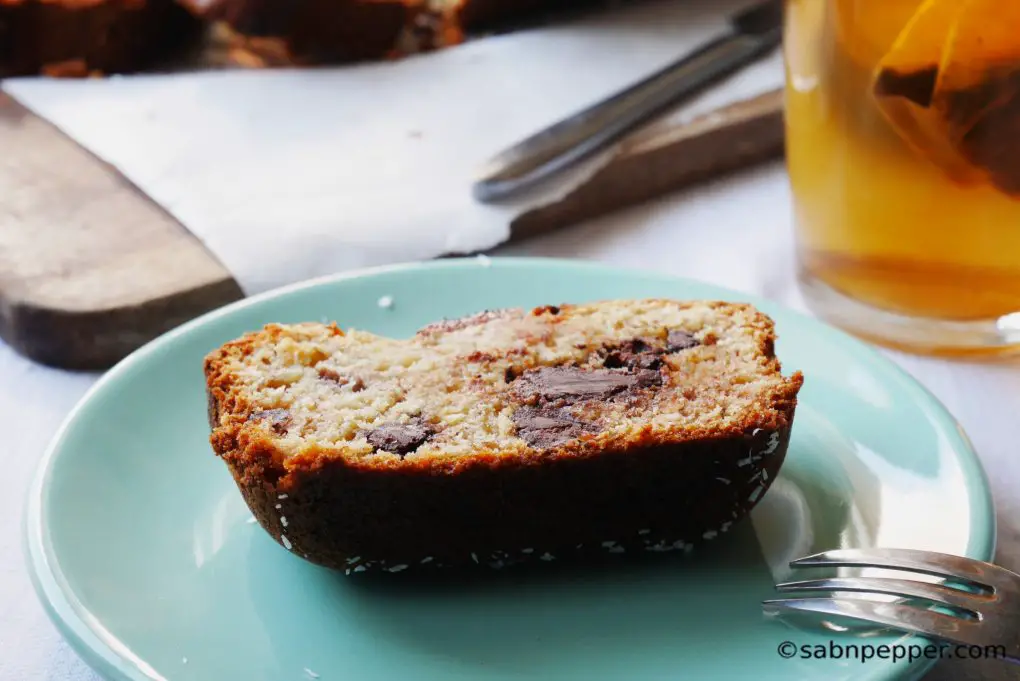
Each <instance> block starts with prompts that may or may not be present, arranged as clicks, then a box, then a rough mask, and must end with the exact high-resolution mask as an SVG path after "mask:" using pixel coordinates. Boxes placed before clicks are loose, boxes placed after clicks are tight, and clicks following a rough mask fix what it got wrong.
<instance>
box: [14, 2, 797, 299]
mask: <svg viewBox="0 0 1020 681" xmlns="http://www.w3.org/2000/svg"><path fill="white" fill-rule="evenodd" d="M748 4H749V2H748V0H663V1H661V2H654V3H650V4H644V3H641V4H640V5H638V6H629V7H625V8H620V9H618V10H613V11H612V12H608V13H606V14H604V15H601V16H598V17H595V18H592V19H588V20H585V21H582V22H576V23H571V24H567V25H560V26H555V27H551V28H543V29H537V30H531V31H526V32H522V33H517V34H512V35H506V36H500V37H492V38H486V39H483V40H478V41H475V42H473V43H470V44H467V45H463V46H460V47H457V48H453V49H449V50H445V51H441V52H438V53H434V54H430V55H424V56H419V57H413V58H409V59H405V60H402V61H396V62H389V63H378V64H366V65H359V66H350V67H342V68H328V69H313V70H285V71H272V72H239V71H232V72H213V73H195V74H187V75H180V74H178V75H169V76H163V75H161V76H138V77H114V78H108V79H103V80H82V81H53V80H45V79H40V78H29V79H17V80H10V81H7V82H5V83H4V84H3V87H4V89H5V90H6V91H7V92H8V93H9V94H11V95H12V96H13V97H15V98H16V99H17V100H19V101H20V102H22V103H23V104H24V105H25V106H27V107H28V108H30V109H32V110H33V111H34V112H35V113H37V114H38V115H40V116H42V117H43V118H46V119H49V120H50V121H51V122H53V123H54V124H55V125H56V126H57V127H59V128H61V129H62V130H63V131H64V132H65V133H67V134H68V135H70V136H71V137H72V138H74V139H75V140H77V141H78V143H80V144H81V145H82V146H84V147H85V148H87V149H88V150H90V151H91V152H92V153H94V154H95V155H96V156H98V157H99V158H101V159H103V160H105V161H106V162H108V163H110V164H111V165H113V166H114V167H116V168H118V169H119V170H120V172H122V173H123V174H124V175H125V176H126V177H127V178H128V179H129V180H131V181H132V182H133V183H135V184H136V185H137V186H138V187H139V188H140V189H141V190H142V191H143V192H145V193H146V194H147V195H148V196H150V197H151V198H152V199H153V200H154V201H156V202H157V203H158V204H160V205H162V207H163V208H164V209H166V210H167V211H168V212H169V213H170V214H172V215H173V216H174V217H175V218H177V220H179V221H180V222H181V223H182V224H183V225H184V226H185V227H187V228H188V229H189V230H191V231H192V232H193V233H194V234H195V235H196V236H197V237H198V238H199V239H201V240H202V241H203V243H204V244H205V245H206V246H207V248H208V249H209V250H210V251H211V252H212V254H213V255H215V256H216V257H217V258H218V259H219V260H220V261H221V262H222V263H223V264H224V265H225V266H226V268H227V269H228V270H229V271H230V272H231V273H232V274H233V275H234V277H235V278H236V279H237V281H238V283H239V284H240V285H241V287H242V289H243V290H244V291H245V292H246V293H249V294H250V293H256V292H259V291H262V290H265V289H268V288H272V287H275V286H278V285H282V284H286V283H290V282H293V281H298V280H301V279H304V278H307V277H312V276H318V275H323V274H330V273H334V272H337V271H341V270H345V269H352V268H358V267H364V266H371V265H379V264H385V263H389V262H396V261H405V260H411V259H424V258H431V257H437V256H439V255H443V254H445V253H449V252H472V251H476V250H484V249H487V248H490V247H492V246H495V245H497V244H499V243H501V242H503V241H504V240H505V239H506V238H507V236H508V233H509V224H510V222H511V220H512V219H513V217H514V216H516V215H518V214H520V213H521V212H524V211H525V210H526V209H528V208H531V207H534V206H536V205H542V204H544V203H546V202H548V201H550V200H552V199H554V198H555V197H557V196H562V195H563V194H565V193H566V192H567V191H568V190H569V189H570V188H572V187H575V186H577V184H578V183H580V182H582V181H583V179H584V178H585V177H587V176H589V175H590V173H592V172H594V170H595V169H596V168H597V167H598V166H599V164H601V163H604V162H605V159H606V155H605V154H604V155H603V156H602V157H600V158H598V159H594V160H592V161H591V162H589V163H586V164H585V165H583V166H582V167H580V168H578V169H577V170H576V171H574V172H572V173H570V174H569V176H567V177H565V178H564V179H563V180H561V181H559V182H556V183H554V184H553V185H551V186H550V187H547V188H545V189H543V190H542V191H541V192H538V193H535V194H533V195H531V196H529V197H527V198H525V199H522V200H518V201H515V202H513V203H512V204H509V205H503V206H498V207H493V206H484V205H481V204H478V203H476V202H475V201H474V200H473V199H472V197H471V195H470V185H471V181H472V179H473V176H474V173H475V172H476V170H477V169H478V167H479V166H480V165H481V164H482V163H483V162H484V161H485V160H487V159H488V158H489V157H490V156H491V155H492V154H494V153H496V152H497V151H499V150H501V149H502V148H504V147H506V146H508V145H510V144H512V143H514V142H516V141H518V140H519V139H520V138H522V137H524V136H526V135H528V134H530V133H532V132H535V131H536V130H538V129H539V128H542V127H545V126H546V125H548V124H550V123H552V122H554V121H556V120H558V119H559V118H561V117H563V116H566V115H569V114H571V113H573V112H574V111H576V110H578V109H580V108H582V107H584V106H586V105H588V104H590V103H593V102H594V101H596V100H598V99H601V98H602V97H604V96H606V95H608V94H611V93H612V92H614V91H616V90H618V89H619V88H621V87H625V86H627V85H629V84H630V83H632V82H634V81H635V80H637V79H639V78H641V77H643V76H645V75H647V74H648V73H650V72H652V71H653V70H655V69H657V68H659V67H661V66H664V65H665V64H667V63H668V62H670V61H672V60H673V59H675V58H677V57H678V56H680V55H681V54H682V53H684V52H685V51H687V50H689V49H691V48H693V47H695V46H697V45H698V44H700V43H702V42H703V41H705V40H706V39H709V38H711V37H712V36H713V35H717V34H719V33H721V32H722V31H724V30H725V21H726V17H728V16H730V15H731V14H732V13H734V12H735V11H737V10H738V9H739V8H742V7H745V6H747V5H748ZM782 79H783V69H782V60H781V55H779V54H778V53H777V54H775V55H773V56H772V57H771V58H769V59H768V60H766V61H762V62H759V63H758V64H755V65H752V66H751V67H749V68H748V69H746V70H745V71H743V72H741V73H740V74H738V75H736V76H734V77H733V78H731V79H730V80H729V81H727V82H726V83H724V84H722V85H720V86H718V87H717V88H716V89H715V90H713V91H710V92H708V93H706V94H704V95H703V96H701V97H700V98H698V99H697V100H696V101H694V102H692V103H691V104H690V105H688V106H686V107H684V108H683V110H682V111H679V112H676V114H675V115H676V116H677V117H680V118H689V117H692V116H695V115H697V114H700V113H705V112H707V111H710V110H711V109H714V108H716V107H718V106H722V105H725V104H728V103H731V102H734V101H737V100H739V99H743V98H746V97H751V96H754V95H757V94H760V93H762V92H765V91H767V90H770V89H772V88H775V87H778V86H779V85H780V84H781V83H782Z"/></svg>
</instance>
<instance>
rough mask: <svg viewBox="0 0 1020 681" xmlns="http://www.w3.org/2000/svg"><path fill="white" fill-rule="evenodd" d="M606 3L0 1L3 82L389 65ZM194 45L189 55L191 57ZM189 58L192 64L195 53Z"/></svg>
mask: <svg viewBox="0 0 1020 681" xmlns="http://www.w3.org/2000/svg"><path fill="white" fill-rule="evenodd" d="M608 4H610V3H609V1H608V0H556V1H555V2H554V1H553V0H89V1H88V2H82V1H81V0H0V77H9V76H18V75H32V74H43V75H49V76H62V77H85V76H94V75H102V74H109V73H131V72H136V71H142V70H146V69H150V68H153V67H157V66H158V67H163V66H165V65H167V64H169V63H170V62H171V61H173V60H176V62H174V63H175V65H176V64H179V63H180V62H181V61H182V60H181V57H182V56H183V57H184V59H183V61H184V62H185V63H184V64H183V66H185V67H188V68H194V67H210V66H213V67H222V66H232V67H254V68H263V67H273V66H308V65H314V64H339V63H350V62H356V61H365V60H372V59H387V58H394V57H401V56H406V55H409V54H414V53H418V52H423V51H429V50H435V49H439V48H442V47H447V46H450V45H456V44H459V43H461V42H463V41H464V40H466V39H467V38H468V37H469V36H472V35H479V34H484V33H488V32H493V31H507V30H513V29H515V28H519V27H520V26H522V25H527V24H530V23H533V22H540V21H545V20H556V19H557V18H560V17H563V16H568V15H570V14H572V13H574V12H576V11H579V10H585V9H597V8H598V7H600V6H606V5H608ZM192 47H194V48H197V49H195V50H194V51H193V52H185V50H186V49H187V48H192ZM192 55H193V56H192Z"/></svg>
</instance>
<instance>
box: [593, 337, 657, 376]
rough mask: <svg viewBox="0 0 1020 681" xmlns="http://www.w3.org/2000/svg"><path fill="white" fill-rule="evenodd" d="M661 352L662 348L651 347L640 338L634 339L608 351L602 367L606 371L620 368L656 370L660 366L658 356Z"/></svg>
mask: <svg viewBox="0 0 1020 681" xmlns="http://www.w3.org/2000/svg"><path fill="white" fill-rule="evenodd" d="M662 352H663V350H662V348H656V347H653V346H651V345H649V344H648V343H647V342H645V341H644V340H642V339H640V338H634V339H632V340H629V341H624V342H623V343H620V344H619V345H618V346H616V347H614V348H611V349H608V350H607V352H606V357H605V360H604V361H603V366H605V367H606V368H607V369H618V368H621V367H627V368H630V369H658V368H659V367H660V366H662V358H661V357H660V356H659V355H661V354H662Z"/></svg>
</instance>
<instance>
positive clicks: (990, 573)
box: [763, 549, 1020, 664]
mask: <svg viewBox="0 0 1020 681" xmlns="http://www.w3.org/2000/svg"><path fill="white" fill-rule="evenodd" d="M790 567H793V568H808V567H870V568H882V569H888V570H904V571H907V572H915V573H920V574H925V575H931V576H934V577H940V578H942V579H943V581H942V582H940V583H929V582H921V581H917V580H913V579H898V578H894V577H834V578H829V579H811V580H806V581H799V582H786V583H783V584H778V585H776V589H777V590H778V591H782V592H786V593H794V594H808V593H815V592H823V591H829V592H837V593H839V594H840V595H838V596H830V597H807V598H785V599H776V600H767V601H765V602H764V604H763V605H764V608H765V611H766V612H769V613H776V614H782V613H790V612H797V613H817V614H820V615H829V616H835V617H843V618H848V619H851V620H855V621H860V622H868V623H872V624H880V625H882V626H886V627H890V628H893V629H899V630H901V631H906V632H912V633H916V634H920V635H922V636H925V637H928V638H932V639H935V640H938V641H941V642H945V643H953V644H957V645H964V646H979V647H981V649H982V650H984V651H989V650H994V651H995V657H997V658H999V659H1002V660H1005V661H1009V662H1013V663H1017V664H1020V575H1017V574H1015V573H1013V572H1010V571H1009V570H1006V569H1005V568H1001V567H999V566H997V565H992V564H991V563H986V562H983V561H978V560H973V559H971V558H962V557H960V556H952V555H947V554H943V553H932V552H928V551H915V550H909V549H867V550H857V549H843V550H837V551H826V552H824V553H819V554H815V555H813V556H808V557H806V558H800V559H798V560H795V561H793V562H792V563H790ZM847 592H849V593H864V594H884V595H891V596H900V597H902V598H905V599H909V601H907V602H904V601H902V600H901V601H893V602H884V601H877V600H868V599H865V598H860V597H854V596H849V595H845V594H846V593H847ZM933 607H938V608H939V610H934V609H932V608H933Z"/></svg>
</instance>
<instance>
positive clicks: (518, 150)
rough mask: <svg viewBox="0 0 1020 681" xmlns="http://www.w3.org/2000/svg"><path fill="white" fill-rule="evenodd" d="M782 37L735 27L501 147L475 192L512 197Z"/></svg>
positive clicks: (488, 198)
mask: <svg viewBox="0 0 1020 681" xmlns="http://www.w3.org/2000/svg"><path fill="white" fill-rule="evenodd" d="M781 42H782V29H781V28H780V27H777V28H773V29H771V30H768V31H762V32H760V33H753V34H752V33H739V32H733V33H731V34H729V35H726V36H723V37H721V38H717V39H715V40H713V41H711V42H710V43H708V44H706V45H704V46H702V47H700V48H698V49H697V50H695V51H694V52H692V53H689V54H687V55H685V56H684V57H683V58H681V59H679V60H678V61H675V62H673V63H672V64H670V65H668V66H666V67H665V68H663V69H661V70H659V71H657V72H656V73H653V74H652V75H650V76H648V77H647V78H645V79H643V80H641V81H640V82H638V83H636V84H634V85H632V86H630V87H628V88H627V89H625V90H622V91H621V92H618V93H616V94H614V95H612V96H611V97H609V98H608V99H606V100H603V101H602V102H599V103H597V104H595V105H592V106H590V107H588V108H586V109H584V110H582V111H580V112H578V113H576V114H574V115H572V116H570V117H569V118H566V119H564V120H562V121H560V122H558V123H556V124H554V125H552V126H551V127H549V128H546V129H545V130H543V131H541V132H539V133H536V134H534V135H532V136H530V137H528V138H527V139H525V140H523V141H522V142H520V143H518V144H516V145H514V146H513V147H510V148H509V149H507V150H505V151H503V152H501V153H499V154H498V155H497V156H496V157H495V158H493V159H492V160H491V161H490V162H489V164H488V165H487V167H486V168H485V169H484V170H483V171H482V176H481V178H480V179H479V180H478V181H477V182H476V183H475V184H474V187H473V190H472V191H473V194H474V196H475V198H476V199H477V200H479V201H481V202H486V203H487V202H492V201H497V200H499V199H503V198H506V197H508V196H510V195H512V194H514V193H516V192H518V191H521V190H523V189H526V188H528V187H531V186H533V185H534V184H536V183H537V182H540V181H541V180H543V179H545V178H547V177H549V176H551V175H553V174H555V173H557V172H560V171H562V170H564V169H566V168H567V167H569V166H571V165H573V164H574V163H577V162H578V161H581V160H582V159H584V158H586V157H588V156H590V155H591V154H593V153H595V152H596V151H599V150H601V149H603V148H604V147H606V146H607V145H609V144H611V143H613V142H615V141H616V140H618V139H619V138H620V137H622V136H623V135H625V134H626V133H627V132H629V131H630V130H632V129H633V128H635V127H637V126H639V125H641V124H642V123H644V122H646V121H647V120H649V119H651V118H653V117H654V116H656V115H657V114H659V113H661V112H662V111H663V110H664V109H666V108H667V107H669V106H671V105H673V104H675V103H677V102H679V101H681V100H683V99H686V98H688V97H691V96H693V95H694V94H696V93H697V92H699V91H701V90H702V89H703V88H705V87H707V86H708V85H711V84H712V83H715V82H717V81H718V80H720V79H722V78H724V77H726V76H727V75H730V74H731V73H733V72H735V71H737V70H739V69H740V68H742V67H743V66H745V65H747V64H749V63H751V62H752V61H754V60H756V59H758V58H761V57H763V56H764V55H766V54H768V53H769V52H771V51H773V50H774V49H775V48H777V47H778V46H779V45H780V44H781Z"/></svg>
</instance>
